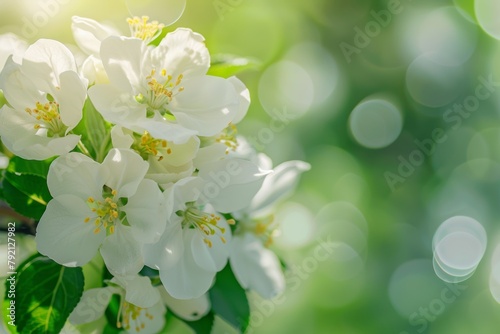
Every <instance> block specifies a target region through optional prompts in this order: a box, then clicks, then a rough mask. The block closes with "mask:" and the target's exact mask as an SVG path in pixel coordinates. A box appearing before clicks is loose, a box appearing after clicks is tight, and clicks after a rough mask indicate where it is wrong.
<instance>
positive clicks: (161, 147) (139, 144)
mask: <svg viewBox="0 0 500 334" xmlns="http://www.w3.org/2000/svg"><path fill="white" fill-rule="evenodd" d="M111 140H112V141H113V146H114V147H116V148H132V149H133V150H135V151H136V152H137V153H139V154H140V155H141V156H142V158H143V159H144V160H146V161H148V162H149V169H148V172H147V174H146V178H149V179H151V180H154V181H156V183H158V184H159V185H160V186H161V187H163V188H166V187H167V185H168V184H169V183H173V182H176V181H178V180H180V179H182V178H185V177H188V176H191V175H192V174H193V172H194V165H193V159H194V157H195V156H196V153H197V151H198V148H199V146H200V140H199V139H198V137H196V136H193V137H191V138H190V139H189V140H188V141H186V142H185V143H184V144H175V143H169V142H167V141H166V140H165V139H156V138H153V137H152V136H151V135H150V134H149V133H148V132H145V133H143V134H138V133H134V132H133V131H131V130H128V129H125V128H122V127H121V126H118V125H116V126H114V127H113V128H112V129H111Z"/></svg>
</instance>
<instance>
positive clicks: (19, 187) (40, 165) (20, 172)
mask: <svg viewBox="0 0 500 334" xmlns="http://www.w3.org/2000/svg"><path fill="white" fill-rule="evenodd" d="M52 160H53V159H49V160H45V161H35V160H24V159H22V158H19V157H13V158H12V159H10V161H9V165H8V166H7V169H6V171H5V173H4V175H3V176H4V177H3V180H2V198H3V199H5V201H6V202H7V203H8V204H9V205H10V206H11V207H12V208H13V209H14V210H15V211H17V212H18V213H20V214H22V215H24V216H26V217H31V218H34V219H37V220H39V219H40V217H41V216H42V214H43V212H44V211H45V207H46V205H47V203H48V201H50V199H51V198H52V196H51V195H50V192H49V189H48V187H47V180H46V179H47V174H48V172H49V166H50V163H51V162H52Z"/></svg>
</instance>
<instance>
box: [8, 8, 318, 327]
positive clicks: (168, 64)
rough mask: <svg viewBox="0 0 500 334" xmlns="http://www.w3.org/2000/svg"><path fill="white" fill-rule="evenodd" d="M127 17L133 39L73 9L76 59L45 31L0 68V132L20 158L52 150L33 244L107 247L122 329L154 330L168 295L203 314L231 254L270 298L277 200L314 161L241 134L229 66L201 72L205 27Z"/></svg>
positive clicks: (236, 85) (100, 251)
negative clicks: (1, 99)
mask: <svg viewBox="0 0 500 334" xmlns="http://www.w3.org/2000/svg"><path fill="white" fill-rule="evenodd" d="M128 23H129V25H130V28H131V29H130V30H131V36H130V37H126V36H122V34H121V33H120V32H119V31H117V30H115V29H113V28H111V27H108V26H105V25H102V24H100V23H98V22H96V21H94V20H91V19H87V18H81V17H74V18H73V24H72V31H73V34H74V38H75V40H76V43H77V44H78V46H79V47H80V49H81V51H82V52H83V53H85V54H86V55H87V58H86V60H85V61H84V62H83V63H82V64H78V65H77V62H76V60H75V57H74V55H73V54H72V53H71V52H70V50H69V49H68V48H67V47H66V46H65V45H63V44H61V43H59V42H57V41H53V40H45V39H41V40H39V41H37V42H35V43H34V44H33V45H31V46H29V47H27V49H26V51H23V52H22V55H17V56H16V57H12V56H11V57H9V59H7V60H6V64H5V66H4V68H3V70H2V72H1V73H0V89H1V90H2V91H3V93H4V96H5V99H6V100H7V102H8V103H7V104H6V105H4V106H3V107H2V109H1V110H0V135H1V139H2V142H3V144H4V145H5V146H6V147H7V148H8V149H9V150H10V151H11V152H12V153H13V154H15V155H17V156H19V157H21V158H23V159H28V160H45V159H49V158H50V159H53V158H54V157H55V159H54V160H53V161H52V163H51V165H50V169H49V172H48V176H47V184H48V188H49V191H50V194H51V196H52V199H51V200H50V202H49V203H48V204H47V207H46V210H45V212H44V214H43V216H42V217H41V219H40V221H39V224H38V227H37V231H36V243H37V247H38V251H39V252H40V253H41V254H43V255H46V256H48V257H50V258H51V259H53V260H54V261H56V262H57V263H59V264H61V265H64V266H69V267H74V266H83V265H85V264H87V263H89V262H90V261H91V260H92V259H93V258H95V257H96V256H100V257H102V259H103V261H104V264H105V265H106V267H107V270H108V271H109V273H111V274H112V275H113V277H114V278H113V279H111V280H109V281H106V284H107V285H106V286H105V287H103V288H101V289H107V290H106V291H108V292H109V295H111V294H117V295H120V296H121V297H122V298H121V307H120V312H119V319H118V320H117V321H118V324H119V326H121V327H124V328H125V329H127V330H128V331H129V332H138V331H140V330H141V329H142V330H144V331H145V332H155V331H157V330H158V329H159V328H161V326H162V324H161V323H158V322H157V321H158V316H155V315H156V314H162V313H164V312H165V307H164V305H167V308H169V309H173V310H174V311H175V312H176V314H178V315H180V316H183V315H184V317H185V318H189V319H190V320H193V319H195V318H200V317H202V316H203V315H204V314H206V313H207V312H208V310H209V309H210V305H209V301H208V298H207V296H206V293H207V291H208V290H209V289H210V287H211V286H212V284H213V282H214V279H215V276H216V274H217V272H219V271H221V270H222V269H223V268H225V267H226V265H228V263H229V265H230V266H231V269H232V271H233V272H234V274H235V277H236V278H237V280H238V281H239V283H240V285H241V286H242V287H243V288H245V289H250V290H254V291H256V292H257V293H259V294H260V295H262V296H263V297H265V298H272V297H274V296H275V295H276V294H278V293H280V292H281V291H282V290H283V288H284V277H283V274H282V271H281V265H280V261H279V260H278V258H277V256H276V255H275V254H274V252H272V251H271V250H270V249H269V246H270V245H271V243H272V238H273V235H274V233H275V230H276V228H277V227H276V226H275V224H274V223H273V219H272V207H273V205H274V204H275V203H276V202H277V201H278V200H280V199H281V198H282V197H284V196H285V195H286V194H288V193H289V192H290V191H291V190H293V188H294V186H295V184H296V182H297V179H298V176H299V175H300V173H302V172H303V171H306V170H308V169H309V165H308V164H307V163H304V162H302V161H289V162H285V163H283V164H281V165H279V166H277V167H274V168H273V166H272V163H271V161H270V159H269V158H268V157H267V156H265V155H263V154H259V153H257V152H256V151H255V150H253V149H252V148H251V147H250V146H249V145H248V143H247V142H246V141H245V139H244V138H243V137H242V136H239V135H238V134H237V128H236V126H237V124H238V123H239V122H240V121H241V120H242V119H243V118H244V116H245V114H246V112H247V109H248V107H249V104H250V97H249V92H248V90H247V88H246V87H245V85H244V84H243V83H242V82H241V81H240V80H239V79H237V78H236V77H230V78H222V77H215V76H211V75H207V71H208V69H209V67H210V54H209V52H208V50H207V48H206V46H205V44H204V38H203V37H202V36H201V35H200V34H198V33H195V32H193V31H191V30H189V29H185V28H179V29H176V30H175V31H171V32H169V33H168V34H166V36H164V37H163V38H161V36H162V35H161V33H162V31H164V26H163V25H161V24H160V23H158V22H149V20H148V18H147V17H142V18H137V17H136V18H132V19H129V20H128ZM155 41H156V42H155ZM92 110H93V111H94V114H92ZM95 111H97V112H95ZM85 118H87V122H85V123H84V124H86V125H87V126H88V124H92V122H89V121H88V119H89V118H90V119H92V118H93V119H94V121H97V122H101V123H102V124H104V125H102V124H100V125H101V127H102V128H104V129H105V134H104V135H102V134H100V136H99V139H98V140H97V143H98V145H97V147H93V148H92V149H91V148H90V147H88V143H89V142H91V143H95V142H96V140H95V138H94V140H92V138H93V136H95V135H96V132H97V129H94V128H91V127H87V128H85V127H84V131H81V129H80V130H78V129H79V128H81V126H80V124H82V122H84V119H85ZM145 267H149V268H151V269H154V270H157V271H158V272H159V280H158V281H159V282H161V284H160V285H159V286H156V287H153V285H152V282H151V279H150V277H147V276H143V275H141V274H140V272H141V270H143V269H144V268H145ZM98 290H99V289H91V290H87V291H85V293H84V297H83V298H82V301H81V303H84V302H85V300H86V298H88V297H89V296H90V297H91V296H92V295H93V294H96V293H98ZM108 300H109V299H108ZM104 304H106V303H104ZM193 309H196V310H197V311H196V312H194V313H193V312H192V310H193ZM104 310H105V305H103V308H102V309H100V310H99V312H97V313H96V316H97V315H99V316H100V315H102V314H103V312H104ZM187 310H189V311H187ZM77 311H78V307H77V309H76V310H75V312H73V314H72V316H71V317H70V321H72V322H73V323H75V324H77V323H81V322H82V321H81V320H82V319H80V318H79V317H78V312H77ZM193 314H195V315H196V316H194V317H193ZM190 317H191V318H190ZM160 318H162V317H160ZM92 320H95V317H92V319H87V321H92Z"/></svg>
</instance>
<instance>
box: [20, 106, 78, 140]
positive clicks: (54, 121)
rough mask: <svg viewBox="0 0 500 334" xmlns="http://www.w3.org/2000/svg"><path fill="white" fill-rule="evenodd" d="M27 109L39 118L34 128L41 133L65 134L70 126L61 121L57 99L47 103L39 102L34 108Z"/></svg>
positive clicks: (54, 135)
mask: <svg viewBox="0 0 500 334" xmlns="http://www.w3.org/2000/svg"><path fill="white" fill-rule="evenodd" d="M25 110H26V112H27V113H28V114H30V115H31V116H33V117H34V118H35V119H36V120H37V123H36V124H35V125H34V128H35V129H36V130H38V131H39V132H40V133H44V134H46V135H47V137H61V136H64V135H65V132H66V130H67V128H68V127H67V126H66V125H64V123H63V122H62V121H61V114H60V113H59V103H57V102H55V101H48V102H47V103H45V104H42V103H41V102H37V103H36V104H35V107H34V108H26V109H25Z"/></svg>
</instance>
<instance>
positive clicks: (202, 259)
mask: <svg viewBox="0 0 500 334" xmlns="http://www.w3.org/2000/svg"><path fill="white" fill-rule="evenodd" d="M196 232H197V233H195V234H194V235H193V238H192V239H191V251H192V253H193V259H194V261H195V262H196V264H197V265H198V266H200V267H201V268H203V269H205V270H207V271H214V272H216V271H217V267H216V265H215V261H214V259H213V258H212V256H211V254H210V252H209V251H208V249H209V247H208V246H207V244H205V242H204V241H203V238H204V236H202V235H201V232H199V231H196Z"/></svg>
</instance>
